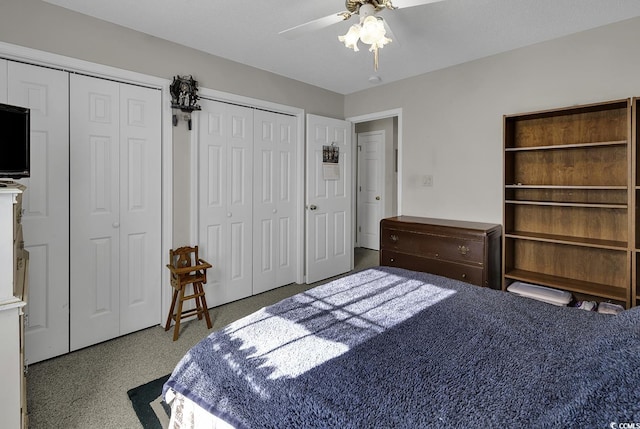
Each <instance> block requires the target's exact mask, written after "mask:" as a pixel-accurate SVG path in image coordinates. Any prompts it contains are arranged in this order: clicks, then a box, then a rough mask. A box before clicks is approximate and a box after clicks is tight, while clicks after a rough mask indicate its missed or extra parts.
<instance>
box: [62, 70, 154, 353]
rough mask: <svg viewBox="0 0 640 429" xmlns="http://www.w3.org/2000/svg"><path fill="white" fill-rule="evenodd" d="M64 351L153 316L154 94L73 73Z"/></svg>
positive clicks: (135, 326)
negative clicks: (67, 330)
mask: <svg viewBox="0 0 640 429" xmlns="http://www.w3.org/2000/svg"><path fill="white" fill-rule="evenodd" d="M70 89H71V96H70V106H71V118H72V121H71V123H72V127H71V182H70V183H71V186H70V188H71V198H70V204H71V217H70V219H71V225H72V227H71V258H70V259H71V260H70V266H71V287H70V290H71V327H70V337H71V344H70V345H71V350H76V349H79V348H82V347H86V346H88V345H91V344H95V343H98V342H101V341H104V340H107V339H110V338H114V337H117V336H119V335H124V334H127V333H130V332H133V331H136V330H139V329H143V328H146V327H148V326H151V325H153V324H156V323H158V321H159V320H160V285H161V279H160V274H161V270H160V269H159V268H160V266H161V260H162V258H161V254H160V250H161V245H160V228H161V225H160V208H161V207H160V198H161V195H160V186H159V183H160V179H161V177H160V169H159V168H158V167H159V165H160V156H161V151H160V92H159V91H156V90H153V89H149V88H142V87H138V86H133V85H128V84H123V83H117V82H113V81H108V80H104V79H97V78H92V77H87V76H80V75H72V76H71V84H70Z"/></svg>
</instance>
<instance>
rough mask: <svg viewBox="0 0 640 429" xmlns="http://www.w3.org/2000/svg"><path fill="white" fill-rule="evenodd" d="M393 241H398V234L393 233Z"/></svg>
mask: <svg viewBox="0 0 640 429" xmlns="http://www.w3.org/2000/svg"><path fill="white" fill-rule="evenodd" d="M391 241H393V242H394V243H396V242H397V241H398V236H397V235H395V234H391Z"/></svg>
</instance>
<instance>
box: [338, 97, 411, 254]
mask: <svg viewBox="0 0 640 429" xmlns="http://www.w3.org/2000/svg"><path fill="white" fill-rule="evenodd" d="M347 120H348V121H350V122H351V123H352V124H353V141H354V142H356V144H355V145H354V146H355V154H354V157H353V162H354V168H353V171H354V179H353V183H354V187H353V189H354V194H353V195H354V198H353V213H354V215H353V231H354V240H353V242H354V247H355V249H354V266H355V267H358V266H359V265H361V264H362V262H363V261H364V260H366V261H369V262H370V261H371V260H372V259H374V258H377V251H378V249H379V242H380V237H379V231H380V226H379V225H380V220H381V219H383V218H386V217H392V216H397V215H399V214H400V209H401V207H400V201H401V200H400V189H401V187H400V180H401V179H400V178H401V174H400V171H401V165H400V158H399V154H400V153H401V147H402V143H401V141H402V132H401V124H402V110H401V109H396V110H392V111H387V112H380V113H374V114H369V115H364V116H360V117H354V118H348V119H347ZM380 176H382V177H380Z"/></svg>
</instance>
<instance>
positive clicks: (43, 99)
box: [8, 61, 69, 363]
mask: <svg viewBox="0 0 640 429" xmlns="http://www.w3.org/2000/svg"><path fill="white" fill-rule="evenodd" d="M68 82H69V81H68V74H67V73H66V72H62V71H59V70H52V69H49V68H44V67H37V66H32V65H28V64H22V63H16V62H13V61H10V62H9V63H8V83H9V85H8V86H9V91H8V102H9V104H14V105H19V106H24V107H28V108H30V109H31V177H29V178H28V179H23V180H21V181H20V182H21V183H23V184H25V185H26V186H27V190H26V192H25V194H24V195H23V204H22V205H23V209H24V215H23V218H22V225H23V233H24V240H25V248H26V249H27V250H28V251H29V291H28V294H29V295H28V299H27V303H28V304H27V307H26V314H27V315H28V318H27V326H26V329H25V353H26V359H27V361H28V362H29V363H35V362H39V361H41V360H44V359H49V358H52V357H54V356H58V355H61V354H64V353H67V352H69V109H68V105H69V92H68V91H69V90H68V88H69V85H68Z"/></svg>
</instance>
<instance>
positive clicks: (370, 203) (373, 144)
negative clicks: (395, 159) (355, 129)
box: [357, 131, 385, 250]
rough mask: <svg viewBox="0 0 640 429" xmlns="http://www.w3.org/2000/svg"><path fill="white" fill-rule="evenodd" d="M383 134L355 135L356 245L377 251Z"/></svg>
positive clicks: (378, 245) (381, 205)
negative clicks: (356, 160)
mask: <svg viewBox="0 0 640 429" xmlns="http://www.w3.org/2000/svg"><path fill="white" fill-rule="evenodd" d="M384 145H385V132H384V131H371V132H366V133H358V187H357V192H358V193H357V195H358V215H357V218H358V244H359V245H360V247H366V248H367V249H373V250H380V220H381V219H382V217H383V208H384V204H383V201H384V199H385V195H384V179H385V171H384V162H385V159H384Z"/></svg>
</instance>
